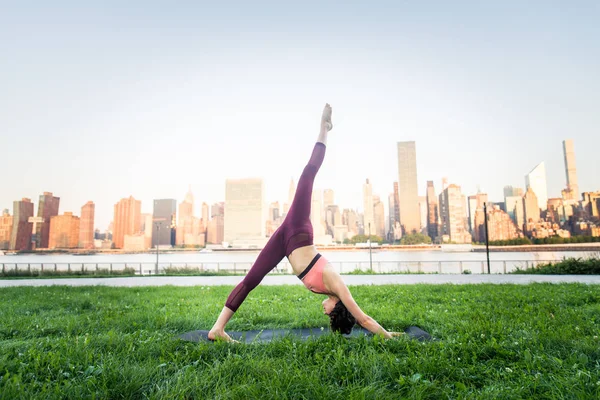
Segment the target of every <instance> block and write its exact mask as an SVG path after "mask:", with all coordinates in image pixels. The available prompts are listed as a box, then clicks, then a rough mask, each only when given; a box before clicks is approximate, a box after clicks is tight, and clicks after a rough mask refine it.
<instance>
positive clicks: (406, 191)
mask: <svg viewBox="0 0 600 400" xmlns="http://www.w3.org/2000/svg"><path fill="white" fill-rule="evenodd" d="M398 183H399V204H400V225H402V228H403V229H404V232H406V233H413V232H419V231H420V228H421V218H420V215H421V213H420V210H419V193H418V185H417V150H416V146H415V142H399V143H398Z"/></svg>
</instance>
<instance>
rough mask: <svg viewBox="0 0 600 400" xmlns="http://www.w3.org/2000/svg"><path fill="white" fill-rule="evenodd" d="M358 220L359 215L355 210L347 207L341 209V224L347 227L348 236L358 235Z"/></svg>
mask: <svg viewBox="0 0 600 400" xmlns="http://www.w3.org/2000/svg"><path fill="white" fill-rule="evenodd" d="M358 221H359V217H358V214H357V213H356V211H354V210H349V209H344V211H342V225H346V226H347V227H348V238H352V237H354V236H356V235H358V231H359V229H358Z"/></svg>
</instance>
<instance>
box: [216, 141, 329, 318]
mask: <svg viewBox="0 0 600 400" xmlns="http://www.w3.org/2000/svg"><path fill="white" fill-rule="evenodd" d="M324 158H325V145H324V144H323V143H321V142H317V143H316V144H315V147H314V149H313V152H312V155H311V157H310V160H309V161H308V164H307V165H306V167H305V168H304V171H302V175H301V176H300V180H299V181H298V187H297V188H296V195H295V196H294V201H293V202H292V205H291V207H290V210H289V212H288V214H287V215H286V217H285V219H284V220H283V223H282V224H281V226H280V227H279V228H278V229H277V230H276V231H275V233H273V236H271V238H270V239H269V241H268V242H267V244H266V246H265V247H264V248H263V249H262V250H261V252H260V254H259V255H258V258H257V259H256V261H255V262H254V264H253V265H252V268H250V271H248V274H246V277H245V278H244V280H242V281H241V282H240V283H239V284H238V285H237V286H236V288H235V289H233V291H232V292H231V294H230V295H229V297H228V298H227V302H225V306H226V307H227V308H229V309H230V310H231V311H234V312H235V311H237V309H238V308H239V307H240V305H241V304H242V302H243V301H244V300H245V299H246V296H248V293H250V291H251V290H252V289H254V288H255V287H256V286H258V284H259V283H260V281H262V279H263V278H264V277H265V275H267V274H268V273H269V272H270V271H271V270H272V269H273V268H275V267H276V266H277V264H279V262H280V261H281V260H282V259H283V257H287V256H289V255H290V254H291V253H292V251H294V250H295V249H297V248H298V247H302V246H310V245H311V244H313V229H312V224H311V223H310V204H311V202H312V189H313V182H314V180H315V176H316V175H317V171H319V168H320V167H321V164H322V163H323V159H324Z"/></svg>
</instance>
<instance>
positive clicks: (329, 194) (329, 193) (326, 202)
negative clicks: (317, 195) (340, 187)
mask: <svg viewBox="0 0 600 400" xmlns="http://www.w3.org/2000/svg"><path fill="white" fill-rule="evenodd" d="M334 204H335V196H334V192H333V190H332V189H325V190H323V207H324V208H325V209H327V207H329V206H332V205H334Z"/></svg>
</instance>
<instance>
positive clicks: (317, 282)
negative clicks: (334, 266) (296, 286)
mask: <svg viewBox="0 0 600 400" xmlns="http://www.w3.org/2000/svg"><path fill="white" fill-rule="evenodd" d="M325 265H327V259H326V258H325V257H323V256H321V254H317V255H316V256H315V258H313V260H312V261H311V262H310V264H308V267H306V269H305V270H304V271H302V273H301V274H300V275H298V278H299V279H300V280H301V281H302V283H304V286H306V287H307V288H308V290H310V291H311V292H313V293H317V294H327V293H328V291H327V288H326V287H325V284H324V283H323V269H324V268H325Z"/></svg>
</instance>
